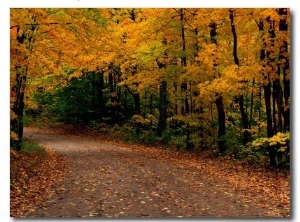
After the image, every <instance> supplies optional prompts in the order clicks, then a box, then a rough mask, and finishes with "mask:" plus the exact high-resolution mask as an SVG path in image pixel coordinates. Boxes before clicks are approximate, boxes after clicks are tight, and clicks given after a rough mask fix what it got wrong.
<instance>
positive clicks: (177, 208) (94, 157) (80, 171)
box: [24, 128, 274, 218]
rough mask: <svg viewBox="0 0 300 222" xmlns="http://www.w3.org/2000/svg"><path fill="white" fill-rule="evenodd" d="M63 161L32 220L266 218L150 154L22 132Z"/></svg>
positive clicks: (202, 175) (211, 181) (238, 197)
mask: <svg viewBox="0 0 300 222" xmlns="http://www.w3.org/2000/svg"><path fill="white" fill-rule="evenodd" d="M24 135H25V137H26V138H29V139H32V140H34V141H36V142H38V143H40V144H42V145H44V146H45V147H47V148H49V149H52V150H54V151H56V152H57V153H58V154H60V155H63V156H65V157H66V160H67V166H68V169H67V173H66V174H65V177H64V179H63V181H61V182H59V183H58V184H57V186H56V188H55V191H53V195H52V196H51V197H50V198H48V199H46V200H45V201H44V202H43V204H42V205H41V206H39V207H38V209H37V210H36V211H35V212H34V213H35V214H34V215H30V216H32V217H73V218H74V217H125V218H136V217H156V218H161V217H169V218H175V217H198V218H199V217H210V218H211V217H268V216H274V215H272V214H271V213H270V212H269V211H268V209H264V208H262V207H260V206H258V205H256V204H255V203H253V202H249V201H244V199H243V194H242V193H241V192H240V191H239V190H238V189H235V188H234V187H233V186H231V185H230V184H229V183H227V182H226V181H223V180H220V179H217V178H214V177H212V176H211V175H208V174H207V173H206V172H203V171H201V170H200V169H194V168H192V167H190V166H188V165H184V164H180V163H178V162H176V160H174V159H171V158H167V157H166V158H157V156H158V155H164V152H163V151H160V150H158V149H156V150H155V151H150V148H149V152H148V150H147V149H146V150H145V149H139V148H137V147H135V146H131V145H121V144H115V143H111V142H105V141H101V140H98V139H93V138H86V137H83V136H82V137H81V136H71V135H63V134H58V133H55V132H50V131H44V130H37V129H31V128H25V131H24Z"/></svg>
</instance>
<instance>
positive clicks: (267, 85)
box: [258, 20, 277, 167]
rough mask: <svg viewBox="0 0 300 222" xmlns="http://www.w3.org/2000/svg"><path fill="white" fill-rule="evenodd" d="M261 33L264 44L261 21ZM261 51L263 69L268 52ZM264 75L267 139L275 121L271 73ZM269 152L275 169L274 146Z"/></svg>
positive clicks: (271, 163)
mask: <svg viewBox="0 0 300 222" xmlns="http://www.w3.org/2000/svg"><path fill="white" fill-rule="evenodd" d="M258 27H259V31H260V32H261V38H262V42H264V38H265V37H264V23H263V20H260V22H259V23H258ZM263 48H266V43H263ZM263 48H262V49H261V50H260V60H261V62H262V64H263V67H266V61H265V60H266V51H265V49H263ZM262 75H263V81H264V82H263V89H264V98H265V106H266V115H267V137H268V138H271V137H272V136H273V135H274V134H273V123H272V122H273V121H272V110H271V81H270V79H269V73H266V71H265V70H262ZM267 149H268V151H269V159H270V165H271V166H273V167H275V166H276V165H277V164H276V151H275V149H274V147H273V146H268V147H267Z"/></svg>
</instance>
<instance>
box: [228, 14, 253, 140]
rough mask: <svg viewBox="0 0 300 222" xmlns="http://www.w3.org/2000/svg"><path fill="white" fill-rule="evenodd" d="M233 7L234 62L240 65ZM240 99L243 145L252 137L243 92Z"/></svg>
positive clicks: (231, 20) (231, 19)
mask: <svg viewBox="0 0 300 222" xmlns="http://www.w3.org/2000/svg"><path fill="white" fill-rule="evenodd" d="M233 12H234V11H233V9H230V10H229V18H230V22H231V32H232V36H233V57H234V62H235V64H236V65H237V66H239V65H240V62H239V59H238V55H237V34H236V31H235V25H234V14H233ZM238 100H239V108H240V113H241V117H242V126H243V145H246V144H247V143H248V141H249V139H250V134H249V131H248V128H249V123H248V116H247V113H246V112H245V109H244V95H243V93H241V94H240V95H239V97H238Z"/></svg>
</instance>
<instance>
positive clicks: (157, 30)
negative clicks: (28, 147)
mask: <svg viewBox="0 0 300 222" xmlns="http://www.w3.org/2000/svg"><path fill="white" fill-rule="evenodd" d="M289 57H290V10H289V9H287V8H261V9H259V8H255V9H254V8H253V9H250V8H234V9H230V8H220V9H218V8H216V9H210V8H205V9H200V8H165V9H163V8H157V9H151V8H120V9H118V8H107V9H106V8H99V9H97V8H82V9H77V8H65V9H62V8H38V9H35V8H22V9H19V8H18V9H17V8H13V9H11V10H10V61H11V63H10V89H11V91H10V109H11V112H10V121H11V129H10V130H11V148H12V149H15V150H20V149H21V147H20V146H21V145H20V144H21V142H22V138H23V127H24V122H26V119H27V118H29V117H30V118H34V119H44V120H45V119H47V120H50V121H53V122H63V123H66V124H67V123H71V124H83V125H86V126H91V127H93V128H95V129H98V130H99V131H101V132H104V131H105V130H108V128H112V127H115V128H116V127H119V128H118V130H120V131H123V132H126V133H128V135H127V136H128V137H131V138H133V137H134V138H137V139H138V140H141V141H143V142H149V143H152V142H161V143H165V144H169V145H173V146H175V147H176V148H177V149H183V150H194V151H199V152H201V151H204V150H214V151H215V152H217V153H218V154H220V155H229V156H234V157H235V158H242V159H246V160H249V161H252V162H254V163H258V164H262V163H266V162H268V164H270V165H271V166H274V167H280V168H283V167H289V155H290V145H289V141H290V59H289Z"/></svg>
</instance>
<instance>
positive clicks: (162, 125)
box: [157, 80, 167, 136]
mask: <svg viewBox="0 0 300 222" xmlns="http://www.w3.org/2000/svg"><path fill="white" fill-rule="evenodd" d="M158 109H159V121H158V127H157V133H158V136H162V133H163V131H164V130H165V129H166V128H167V82H166V81H165V80H163V81H161V82H160V87H159V107H158Z"/></svg>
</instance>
